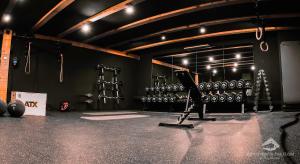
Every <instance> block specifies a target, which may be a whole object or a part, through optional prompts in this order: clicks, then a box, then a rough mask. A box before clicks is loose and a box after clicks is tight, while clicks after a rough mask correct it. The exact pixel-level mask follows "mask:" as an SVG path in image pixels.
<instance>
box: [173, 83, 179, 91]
mask: <svg viewBox="0 0 300 164" xmlns="http://www.w3.org/2000/svg"><path fill="white" fill-rule="evenodd" d="M178 89H179V87H178V85H176V84H173V85H172V91H173V92H177V91H178Z"/></svg>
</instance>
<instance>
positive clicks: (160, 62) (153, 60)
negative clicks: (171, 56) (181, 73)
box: [152, 59, 189, 72]
mask: <svg viewBox="0 0 300 164" xmlns="http://www.w3.org/2000/svg"><path fill="white" fill-rule="evenodd" d="M152 64H156V65H161V66H165V67H169V68H174V69H179V70H185V71H188V72H189V69H188V68H184V67H181V66H177V65H174V64H169V63H165V62H162V61H159V60H155V59H152Z"/></svg>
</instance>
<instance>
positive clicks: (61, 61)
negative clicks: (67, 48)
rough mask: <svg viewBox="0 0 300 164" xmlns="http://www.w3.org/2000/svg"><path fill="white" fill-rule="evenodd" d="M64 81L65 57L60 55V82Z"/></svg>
mask: <svg viewBox="0 0 300 164" xmlns="http://www.w3.org/2000/svg"><path fill="white" fill-rule="evenodd" d="M63 81H64V55H63V54H62V53H60V72H59V82H60V83H62V82H63Z"/></svg>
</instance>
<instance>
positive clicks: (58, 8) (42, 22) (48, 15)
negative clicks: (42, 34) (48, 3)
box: [32, 0, 75, 31]
mask: <svg viewBox="0 0 300 164" xmlns="http://www.w3.org/2000/svg"><path fill="white" fill-rule="evenodd" d="M74 1H75V0H61V1H60V2H59V3H58V4H57V5H55V6H54V7H53V8H52V9H51V10H50V11H49V12H47V13H46V14H45V15H44V16H43V17H42V18H41V19H40V20H39V21H38V22H37V23H36V24H35V25H34V26H33V28H32V29H33V31H36V30H38V29H39V28H41V27H42V26H44V25H45V24H46V23H47V22H48V21H49V20H51V19H52V18H53V17H54V16H55V15H57V14H58V13H59V12H61V11H62V10H63V9H65V8H66V7H68V6H69V5H70V4H72V3H73V2H74Z"/></svg>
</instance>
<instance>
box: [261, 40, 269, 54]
mask: <svg viewBox="0 0 300 164" xmlns="http://www.w3.org/2000/svg"><path fill="white" fill-rule="evenodd" d="M264 46H265V49H264ZM260 50H261V51H262V52H267V51H269V45H268V43H267V42H265V41H261V42H260Z"/></svg>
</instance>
